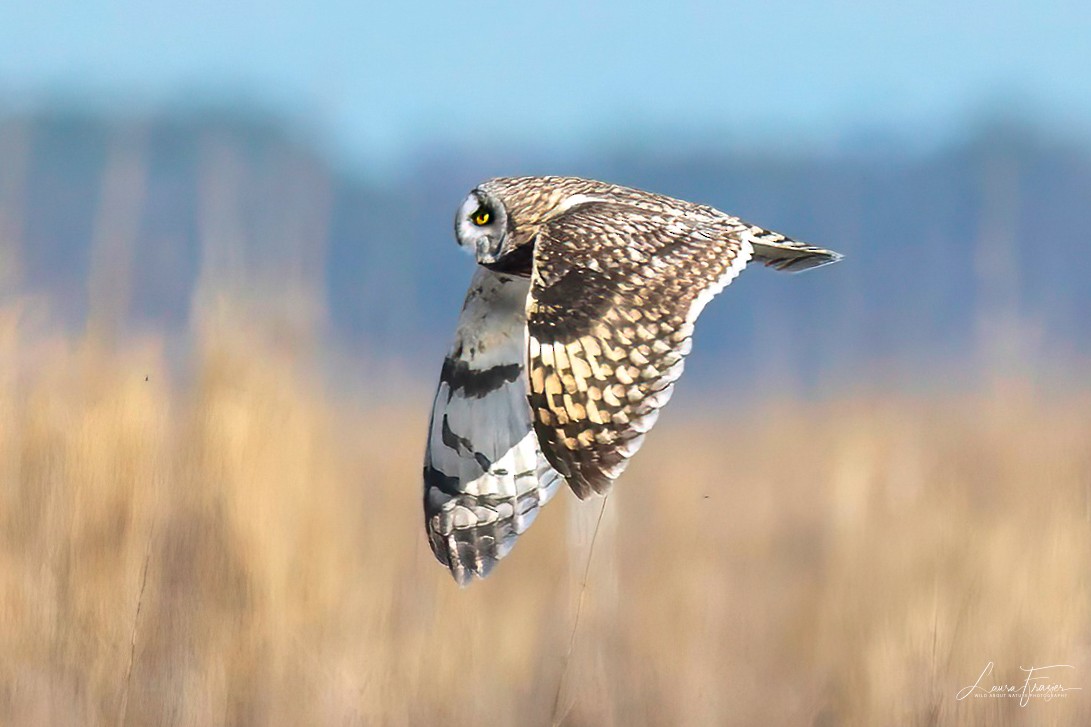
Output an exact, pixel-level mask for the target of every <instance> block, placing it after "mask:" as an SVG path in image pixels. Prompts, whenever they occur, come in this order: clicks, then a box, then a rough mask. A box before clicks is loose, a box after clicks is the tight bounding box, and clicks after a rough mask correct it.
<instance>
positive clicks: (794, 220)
mask: <svg viewBox="0 0 1091 727" xmlns="http://www.w3.org/2000/svg"><path fill="white" fill-rule="evenodd" d="M653 141H654V140H653ZM653 141H647V140H645V141H644V142H641V143H636V142H635V141H633V142H630V143H629V144H628V146H626V145H625V144H624V140H622V141H621V142H618V143H617V144H614V145H613V146H611V147H609V148H607V149H603V150H600V151H596V152H591V153H587V154H584V155H582V156H579V157H577V156H576V155H571V154H570V155H567V156H565V157H564V161H561V162H558V161H557V158H556V157H555V156H551V154H550V153H549V152H547V151H545V150H540V149H534V148H527V149H526V150H518V149H511V148H508V149H505V150H503V151H496V150H486V152H485V153H482V151H481V150H479V149H465V148H454V147H450V148H435V147H431V148H428V147H422V149H427V150H422V151H421V152H420V153H418V154H417V155H415V157H414V158H412V159H407V160H406V165H405V167H404V168H403V169H401V170H400V171H399V172H398V173H397V174H396V175H392V176H391V178H389V179H384V178H382V177H381V176H380V175H377V174H374V173H371V174H369V173H368V170H356V171H355V172H353V171H351V170H350V171H348V172H346V171H344V165H343V164H340V163H336V160H330V159H328V158H326V157H324V156H323V154H322V153H321V152H319V151H318V150H317V149H318V148H319V147H318V146H316V145H312V144H310V143H309V142H310V140H309V139H308V138H307V137H306V136H305V135H300V134H295V133H293V132H292V131H291V130H290V129H288V128H286V127H282V126H280V125H278V124H277V123H275V122H274V121H271V120H269V119H268V118H264V117H254V118H248V117H246V116H223V115H215V114H212V115H207V116H206V115H199V114H191V115H188V116H179V117H177V118H171V117H160V118H154V119H143V120H104V119H101V118H97V117H91V116H83V115H79V114H73V113H41V114H36V115H30V116H10V115H9V116H6V117H3V120H2V121H0V285H3V286H4V287H5V288H7V289H9V290H17V291H22V292H24V293H31V294H35V295H39V296H42V297H44V298H45V299H47V300H48V301H49V302H50V306H51V308H52V311H53V314H54V315H55V316H57V317H58V318H60V319H61V320H63V321H65V322H66V323H67V324H69V325H72V326H79V325H82V324H83V322H84V321H85V320H87V319H94V318H95V317H96V316H97V317H99V318H101V319H103V320H111V321H113V325H121V326H124V327H128V328H132V329H137V330H139V329H141V328H144V329H147V328H157V329H162V328H165V329H167V330H185V328H186V325H187V322H188V320H189V315H190V310H191V309H192V305H193V302H194V301H195V300H200V299H201V298H202V296H207V295H212V294H215V293H216V292H218V291H223V290H225V289H226V290H228V291H234V292H236V293H238V294H239V295H244V296H249V297H250V298H252V299H253V300H255V301H256V302H258V303H260V304H261V305H262V306H264V307H266V308H267V309H269V310H270V311H273V312H275V313H277V314H278V315H281V316H283V317H285V318H286V319H287V320H289V321H291V322H293V323H294V324H297V325H300V326H308V327H311V326H319V327H321V328H322V329H323V330H325V331H326V332H327V333H329V334H330V335H331V336H332V337H333V338H334V339H335V340H337V341H339V342H341V343H343V344H345V345H347V346H348V347H349V348H350V349H352V350H354V351H357V352H360V353H363V354H366V355H367V356H370V357H373V358H376V359H398V360H405V361H414V360H420V361H422V362H432V361H435V360H436V358H435V357H436V356H438V355H439V354H440V352H441V350H442V349H443V348H444V347H445V346H446V342H447V339H448V338H449V336H450V333H451V329H452V325H453V323H454V319H455V317H456V316H457V310H458V306H459V304H460V302H461V297H462V293H463V290H464V287H465V284H466V282H467V280H468V279H469V275H470V265H471V263H470V261H469V259H468V258H466V257H464V256H463V255H462V254H461V253H460V252H459V251H458V250H457V248H456V246H455V245H454V243H453V237H452V231H451V220H452V217H453V213H454V210H455V207H456V206H457V204H458V202H459V200H460V199H461V198H462V196H463V195H464V194H465V193H466V191H467V190H468V189H469V188H470V187H472V186H473V184H474V183H475V182H476V181H479V180H480V179H483V178H486V177H488V176H493V175H497V174H529V173H534V174H539V173H553V174H579V175H583V176H593V177H598V178H602V179H607V180H610V181H614V182H618V183H622V184H628V185H631V186H637V187H643V188H646V189H651V190H654V191H658V192H662V193H666V194H670V195H674V196H679V197H684V198H687V199H692V200H695V201H700V202H705V203H708V204H712V205H714V206H717V207H719V208H721V209H724V210H726V211H730V212H733V213H735V214H739V215H740V216H742V217H744V218H745V219H748V220H750V221H751V222H754V223H757V224H761V225H763V226H767V227H771V228H773V229H777V230H779V231H781V232H785V233H787V234H790V235H792V236H795V237H798V238H801V239H804V240H809V241H812V242H815V243H817V244H821V245H824V246H828V247H831V248H834V249H836V250H839V251H841V252H843V253H845V254H846V261H845V262H844V263H843V264H841V265H838V266H834V267H831V268H826V269H822V270H819V271H816V272H813V273H809V274H804V275H799V276H784V275H779V274H775V273H772V272H769V271H758V272H755V273H748V274H746V275H744V276H742V278H740V280H739V281H738V282H736V283H735V284H734V285H733V286H732V287H731V288H730V289H729V290H728V291H727V292H726V293H725V294H724V295H723V296H722V297H721V298H720V299H718V300H717V302H716V303H715V304H713V305H710V306H709V308H708V309H707V311H706V313H705V314H704V316H703V318H702V325H701V326H700V327H699V328H698V334H697V336H698V338H697V343H698V346H697V348H698V351H699V352H703V353H699V355H697V356H695V357H694V360H693V362H692V366H691V368H692V369H693V370H694V371H695V373H696V375H697V376H706V377H707V376H717V377H721V376H722V377H729V376H730V377H741V380H742V381H745V382H747V383H752V384H756V385H758V386H764V387H768V388H771V389H779V388H783V387H801V388H803V389H806V388H809V387H810V386H811V385H813V384H815V383H822V382H829V381H834V382H838V383H845V382H850V381H852V380H854V379H857V378H860V377H869V376H875V375H880V376H884V375H887V374H894V375H897V376H906V375H908V376H910V377H913V376H919V377H920V378H921V379H926V378H928V377H933V376H935V375H936V373H937V372H939V371H948V372H950V371H955V372H957V371H965V370H967V369H969V368H972V367H968V366H959V365H952V364H970V363H976V364H980V363H982V362H983V361H984V362H994V363H996V364H997V365H999V366H1022V365H1025V366H1027V368H1028V369H1029V368H1039V367H1037V366H1036V364H1038V363H1041V362H1043V361H1050V362H1056V361H1075V360H1078V357H1080V356H1085V355H1087V354H1089V353H1091V316H1088V315H1087V311H1089V310H1091V264H1089V263H1088V262H1087V261H1086V258H1085V255H1086V254H1087V252H1088V251H1089V242H1091V241H1089V233H1088V230H1091V157H1089V154H1088V150H1087V149H1085V148H1082V147H1081V146H1080V145H1078V144H1076V143H1074V142H1070V141H1066V140H1063V139H1052V138H1049V136H1048V135H1047V134H1045V133H1044V132H1041V131H1038V130H1035V129H1033V128H1026V127H1012V126H1003V125H997V126H993V127H989V126H983V127H981V128H980V130H979V131H978V133H976V134H975V135H972V136H971V137H970V138H969V139H968V140H964V141H962V142H959V143H952V144H950V145H949V146H947V147H945V148H942V149H940V150H933V151H930V152H927V153H924V152H921V153H898V152H897V150H895V149H892V148H890V147H886V148H883V149H874V150H867V149H858V150H852V151H845V152H843V153H839V154H824V155H812V156H807V155H801V154H798V153H782V154H777V153H773V152H768V151H767V152H760V153H759V152H749V153H739V152H737V151H727V150H725V149H722V148H721V149H717V148H709V149H707V150H701V149H698V148H695V147H694V146H692V145H691V146H689V147H687V148H685V149H684V150H676V149H675V147H674V146H672V144H670V140H669V139H667V138H664V139H663V140H662V141H663V143H662V144H656V143H653ZM418 355H422V357H420V358H418ZM432 368H433V367H432V366H429V365H426V364H423V363H422V369H421V370H422V372H425V373H430V372H431V369H432Z"/></svg>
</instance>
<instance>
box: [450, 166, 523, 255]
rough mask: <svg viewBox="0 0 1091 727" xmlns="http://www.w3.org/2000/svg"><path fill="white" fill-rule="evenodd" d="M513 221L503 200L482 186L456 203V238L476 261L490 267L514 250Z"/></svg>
mask: <svg viewBox="0 0 1091 727" xmlns="http://www.w3.org/2000/svg"><path fill="white" fill-rule="evenodd" d="M514 222H515V221H514V220H513V219H512V218H511V216H510V215H509V214H508V210H507V207H506V206H505V205H504V200H503V199H502V198H501V197H500V196H498V195H496V194H494V193H492V192H490V191H489V190H488V189H487V188H486V186H485V185H481V186H479V187H477V188H476V189H474V190H473V191H472V192H470V193H469V194H468V195H466V199H464V200H462V204H461V205H459V208H458V214H457V215H455V238H456V239H457V240H458V244H459V245H460V246H461V247H462V248H463V249H465V250H466V251H468V252H469V253H471V254H472V255H473V256H474V258H475V259H476V260H477V262H478V263H479V264H481V265H484V266H486V267H492V266H495V265H497V264H499V263H500V261H501V260H503V259H504V258H505V257H506V256H507V255H509V254H510V253H511V252H513V249H512V244H511V243H512V240H513V239H514V237H515V235H514V234H513V233H514Z"/></svg>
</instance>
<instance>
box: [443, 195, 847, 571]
mask: <svg viewBox="0 0 1091 727" xmlns="http://www.w3.org/2000/svg"><path fill="white" fill-rule="evenodd" d="M455 237H456V238H457V240H458V244H459V245H460V246H461V247H463V248H464V249H465V250H467V251H469V252H470V253H472V254H473V256H474V258H475V259H476V260H477V269H476V272H475V273H474V276H473V279H472V281H471V283H470V289H469V292H468V293H467V295H466V300H465V303H464V305H463V308H462V313H461V316H460V317H459V320H458V325H457V328H456V330H455V339H454V344H453V345H452V347H451V350H450V352H449V353H448V354H447V356H446V358H445V359H444V361H443V368H442V370H441V372H440V377H439V387H438V389H437V391H436V396H435V400H434V403H433V405H432V416H431V423H430V426H429V429H428V441H427V445H426V450H425V455H424V521H425V529H426V531H427V535H428V542H429V544H430V545H431V548H432V552H433V553H435V556H436V558H437V559H438V560H439V561H440V562H441V563H443V564H444V565H445V566H447V568H449V569H450V571H451V574H452V575H453V576H454V578H455V580H456V581H458V583H459V584H461V585H466V584H468V583H469V582H471V581H472V580H473V578H474V577H480V578H483V577H485V576H486V575H488V573H489V572H490V570H491V569H492V568H493V566H495V565H496V563H497V561H499V560H500V559H501V558H503V557H504V556H505V555H507V553H508V552H509V551H510V550H511V548H512V546H513V545H514V543H515V541H516V539H517V538H518V537H519V536H520V535H521V534H522V533H523V532H525V531H526V529H527V528H528V527H530V525H531V523H532V522H534V519H535V517H537V515H538V511H539V510H540V509H541V507H542V506H543V505H544V504H545V503H546V502H548V501H549V499H550V498H551V497H552V496H553V495H554V494H555V493H556V492H557V490H558V489H560V487H561V486H562V483H567V485H568V486H569V487H570V488H571V489H572V491H573V492H574V493H575V494H576V496H577V497H579V498H580V499H585V498H587V497H589V496H591V495H593V494H599V495H601V494H604V493H606V492H607V491H608V490H609V489H610V486H611V485H612V484H613V482H614V481H615V480H616V479H617V478H618V477H619V476H621V473H622V472H623V471H624V470H625V467H626V466H627V465H628V463H629V461H630V459H631V458H632V457H633V455H634V454H636V452H637V451H638V450H639V449H640V446H641V444H642V443H643V442H644V438H645V436H646V435H647V433H648V431H649V430H650V429H651V428H652V426H654V424H655V421H656V418H657V417H658V416H659V411H660V409H661V408H662V407H663V406H664V405H665V404H666V403H667V401H668V400H669V399H670V397H671V392H672V390H673V387H674V383H675V382H676V381H677V380H678V377H679V376H681V374H682V367H683V364H684V361H685V357H686V354H687V353H689V350H690V345H691V341H692V336H693V328H694V324H695V323H696V322H697V317H698V316H699V315H700V314H701V311H702V310H703V309H704V307H705V305H706V304H707V303H708V302H709V300H711V299H712V298H713V296H715V295H716V294H717V293H719V292H720V291H721V290H723V289H724V287H725V286H726V285H728V283H730V282H731V281H732V280H734V279H735V276H737V275H738V274H739V273H740V272H742V269H743V268H744V267H745V266H746V264H747V263H748V262H750V261H751V260H756V261H758V262H760V263H762V264H764V265H767V266H769V267H772V268H775V269H777V270H788V271H799V270H806V269H808V268H813V267H817V266H820V265H825V264H827V263H832V262H836V261H837V260H840V259H841V256H840V255H839V254H838V253H835V252H832V251H830V250H823V249H821V248H817V247H812V246H811V245H807V244H804V243H802V242H797V241H795V240H792V239H790V238H788V237H785V236H784V235H781V234H779V233H776V232H771V231H769V230H765V229H762V228H761V227H757V226H755V225H751V224H749V223H747V222H743V221H742V220H740V219H739V218H738V217H734V216H732V215H728V214H725V213H723V212H720V211H719V210H716V209H713V208H712V207H708V206H705V205H700V204H694V203H691V202H684V201H682V200H678V199H673V198H671V197H665V196H661V195H658V194H652V193H649V192H643V191H640V190H637V189H630V188H627V187H621V186H617V185H613V184H607V183H604V182H598V181H593V180H589V179H579V178H575V177H519V178H501V179H492V180H489V181H487V182H485V183H483V184H481V185H480V186H478V187H477V188H476V189H474V190H473V191H471V192H470V193H469V195H467V197H466V198H465V199H464V200H463V202H462V204H461V206H460V207H459V208H458V213H457V215H456V217H455Z"/></svg>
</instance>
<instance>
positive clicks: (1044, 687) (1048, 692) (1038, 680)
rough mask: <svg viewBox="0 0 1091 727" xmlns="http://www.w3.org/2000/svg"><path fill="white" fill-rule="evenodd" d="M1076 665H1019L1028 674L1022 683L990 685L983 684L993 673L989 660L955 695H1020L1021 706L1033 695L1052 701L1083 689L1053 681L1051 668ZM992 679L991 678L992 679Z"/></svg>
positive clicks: (964, 696)
mask: <svg viewBox="0 0 1091 727" xmlns="http://www.w3.org/2000/svg"><path fill="white" fill-rule="evenodd" d="M1075 668H1076V667H1074V666H1072V665H1071V664H1051V665H1050V666H1032V667H1030V668H1029V669H1027V668H1025V667H1022V666H1021V667H1019V670H1020V671H1022V672H1023V673H1025V674H1026V675H1027V678H1026V679H1025V680H1023V683H1022V684H995V683H993V684H990V685H989V686H985V685H983V684H982V683H981V682H983V681H985V677H988V676H991V675H992V673H993V662H991V661H990V662H989V663H988V664H986V665H985V668H984V669H983V670H982V671H981V675H980V676H979V677H978V678H977V681H976V682H974V683H973V684H971V685H970V686H968V687H963V688H962V689H960V690H959V691H958V694H956V695H955V699H957V700H959V701H962V700H963V699H965V698H966V697H969V696H970V695H971V694H972V695H974V696H982V695H986V696H990V697H1001V696H1004V697H1016V696H1017V697H1019V706H1020V707H1025V706H1027V705H1028V704H1029V703H1030V698H1031V697H1040V698H1042V700H1043V701H1046V702H1048V701H1050V700H1051V699H1053V698H1054V697H1062V696H1064V695H1065V694H1066V693H1067V692H1079V691H1082V690H1083V687H1066V686H1065V685H1064V684H1062V683H1060V682H1058V681H1051V679H1056V676H1057V674H1056V672H1052V673H1050V672H1049V670H1050V669H1075ZM990 681H991V680H990Z"/></svg>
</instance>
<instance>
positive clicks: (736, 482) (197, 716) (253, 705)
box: [0, 307, 1091, 725]
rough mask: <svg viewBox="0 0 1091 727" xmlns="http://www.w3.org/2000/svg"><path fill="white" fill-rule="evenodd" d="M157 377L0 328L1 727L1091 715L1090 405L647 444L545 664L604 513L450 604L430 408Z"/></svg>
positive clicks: (220, 343)
mask: <svg viewBox="0 0 1091 727" xmlns="http://www.w3.org/2000/svg"><path fill="white" fill-rule="evenodd" d="M165 346H166V344H165V342H164V341H163V340H161V339H157V338H149V339H143V340H138V341H132V342H129V343H125V344H116V345H107V344H106V343H104V342H102V341H97V340H94V339H93V338H87V337H71V336H63V335H52V334H49V333H48V331H45V332H43V331H42V330H41V329H40V327H38V326H36V325H35V324H34V322H33V316H28V314H27V313H26V312H25V311H22V312H20V310H19V309H17V308H15V307H9V308H7V309H5V310H4V311H3V313H2V318H0V580H2V587H0V723H2V724H5V725H36V724H43V725H84V724H128V725H152V724H169V725H217V724H230V725H303V724H364V725H371V724H382V725H387V724H390V725H416V724H466V725H470V724H528V725H534V724H549V723H550V721H551V719H552V718H553V716H554V715H553V705H554V700H555V696H556V693H557V689H558V683H559V681H560V679H561V675H562V671H564V669H565V662H566V661H567V662H568V666H567V673H566V677H565V684H564V688H563V690H562V693H561V695H560V699H559V709H558V714H557V717H559V718H563V719H564V723H565V724H569V725H600V724H603V725H611V724H612V725H634V724H682V725H709V724H728V725H734V724H737V725H757V724H761V725H812V724H813V725H842V724H844V725H930V724H942V725H946V724H967V725H995V724H1000V725H1062V724H1066V725H1076V724H1088V723H1091V689H1087V690H1085V691H1083V692H1080V691H1073V692H1069V693H1067V696H1066V697H1064V698H1057V699H1054V700H1052V701H1049V702H1046V701H1044V700H1041V699H1034V700H1031V703H1029V704H1028V705H1027V706H1025V707H1021V706H1020V705H1019V704H1018V700H1015V699H984V698H969V699H966V700H963V701H957V700H956V699H955V695H956V693H957V692H958V691H959V690H960V689H961V688H963V687H965V686H967V685H969V684H972V683H973V682H974V680H975V679H976V678H977V676H978V675H979V674H980V673H981V671H982V669H983V668H984V667H985V665H986V664H987V663H988V662H990V661H992V662H994V663H995V669H996V681H997V682H1000V681H1007V682H1016V681H1019V682H1021V681H1022V679H1021V677H1020V674H1019V671H1018V668H1019V667H1020V666H1031V665H1039V666H1041V665H1048V664H1058V663H1063V664H1071V665H1073V666H1074V667H1075V669H1074V670H1068V671H1066V672H1065V673H1064V674H1058V675H1057V676H1058V677H1060V680H1062V681H1064V682H1065V683H1066V684H1067V685H1068V686H1080V687H1083V686H1085V685H1086V684H1087V682H1088V677H1089V675H1091V663H1089V659H1088V647H1089V643H1091V642H1089V637H1091V631H1089V624H1091V621H1089V615H1091V612H1089V601H1088V597H1089V593H1091V590H1089V577H1091V514H1089V513H1091V494H1089V492H1091V446H1089V445H1091V390H1086V389H1085V390H1083V391H1074V392H1070V393H1069V394H1067V395H1065V396H1063V397H1060V396H1046V395H1043V394H1037V393H1034V392H1033V391H1031V392H1027V391H1021V392H1019V391H1016V392H1015V393H1006V390H1001V391H1000V392H999V393H997V394H993V395H989V396H971V395H967V396H964V397H958V398H944V397H939V396H931V397H910V396H899V395H895V394H890V395H885V396H882V397H879V396H874V395H869V396H865V395H860V396H848V397H844V398H842V399H838V400H833V401H830V402H826V403H811V404H802V403H799V404H794V405H791V406H789V405H785V404H784V403H783V402H782V403H781V404H779V405H775V406H774V405H769V406H756V407H748V409H747V411H731V410H729V409H727V410H725V411H722V412H716V413H714V414H713V413H708V412H706V413H702V414H697V413H693V412H686V411H684V410H682V409H678V410H674V409H671V410H668V413H667V414H666V415H665V416H664V418H663V421H662V423H661V424H660V425H659V427H658V428H657V430H656V432H655V435H654V436H652V437H650V438H649V443H648V445H647V446H646V448H645V449H644V451H642V453H641V454H640V456H639V457H638V459H637V460H636V462H635V463H634V465H633V466H632V467H631V469H630V470H629V472H628V473H627V474H626V475H625V477H624V479H623V480H622V482H621V483H620V484H619V485H618V486H617V488H616V489H615V492H614V494H613V495H612V496H611V497H610V499H609V501H608V505H607V509H606V512H605V517H604V521H603V525H602V532H600V534H599V540H598V543H597V545H596V548H595V552H594V554H593V560H592V561H591V565H590V571H589V572H590V578H589V582H588V585H587V590H586V594H585V605H584V610H583V614H582V617H581V621H580V627H579V631H578V632H577V634H576V638H575V642H574V643H575V647H574V649H573V651H572V653H571V655H570V657H568V658H566V653H567V647H568V643H569V634H570V631H571V629H572V625H573V618H574V612H575V606H576V603H577V600H578V593H579V587H580V580H581V578H582V575H583V569H584V565H585V563H586V558H587V546H588V543H589V542H590V532H589V529H590V528H589V524H590V523H593V522H594V520H595V518H596V516H597V514H598V510H597V506H596V505H595V504H593V503H587V504H577V503H576V502H575V501H574V498H573V497H572V496H571V495H569V494H568V493H562V494H561V495H560V496H558V498H557V502H555V503H554V504H551V505H550V506H549V508H548V509H547V510H546V511H545V512H544V514H543V516H542V517H541V518H540V519H539V522H538V523H537V524H536V525H535V526H534V528H532V529H531V531H530V532H529V533H528V534H527V535H526V536H524V538H523V539H522V540H521V541H520V543H519V546H518V547H517V548H516V549H515V550H514V551H513V553H512V555H511V556H510V557H509V558H508V559H507V560H506V561H505V562H504V563H503V564H502V565H501V566H500V567H499V568H498V569H497V571H496V572H495V574H494V575H493V576H492V577H490V578H489V579H488V580H487V581H484V582H481V583H477V584H474V585H473V586H472V587H470V588H468V589H466V590H459V589H458V588H457V587H456V586H455V584H454V583H453V582H452V581H451V579H450V578H449V576H448V575H447V574H446V573H445V571H443V569H442V568H441V567H440V566H439V565H438V564H436V563H435V562H434V561H433V559H432V556H431V554H430V552H429V551H428V548H427V545H426V543H425V541H424V537H423V533H422V522H421V514H420V502H419V501H420V483H419V477H418V474H419V466H420V454H421V446H422V435H423V431H424V421H423V418H424V416H425V414H426V411H427V410H426V407H427V400H428V397H429V391H428V389H429V388H430V386H431V382H424V383H422V384H421V385H420V386H419V387H412V388H408V389H407V390H406V392H405V399H406V400H407V401H409V402H410V404H420V406H414V405H402V406H391V405H387V404H382V403H375V402H374V401H371V403H361V402H366V401H368V399H367V397H362V398H354V397H351V396H347V395H346V391H347V390H349V389H351V388H353V386H354V385H353V383H352V382H331V381H330V380H329V379H328V378H327V379H323V378H322V377H321V376H319V375H318V374H317V368H316V366H315V365H314V364H313V362H312V361H310V360H309V359H308V358H307V357H306V356H305V355H301V354H300V352H299V349H300V348H301V347H299V346H296V345H292V344H287V345H286V344H284V343H283V342H281V343H278V342H277V340H276V339H275V337H269V336H264V335H258V334H255V333H253V332H251V331H249V329H248V328H247V327H246V326H245V325H239V321H237V320H236V321H234V325H227V324H226V323H223V324H221V325H210V326H207V327H205V328H203V329H202V333H201V334H199V335H197V336H195V339H194V342H193V346H192V351H191V352H190V353H189V362H188V364H187V366H185V367H182V371H183V373H182V374H178V373H176V370H177V369H176V367H172V366H168V365H167V355H166V353H165ZM303 348H305V347H303ZM361 381H362V385H363V386H364V387H365V388H366V386H367V385H368V384H367V381H366V379H364V377H361ZM372 384H374V381H372ZM684 385H685V382H683V386H684ZM1016 394H1018V395H1016Z"/></svg>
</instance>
